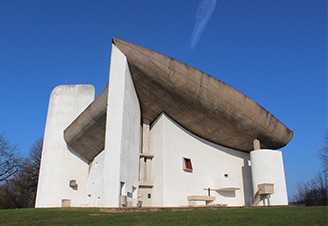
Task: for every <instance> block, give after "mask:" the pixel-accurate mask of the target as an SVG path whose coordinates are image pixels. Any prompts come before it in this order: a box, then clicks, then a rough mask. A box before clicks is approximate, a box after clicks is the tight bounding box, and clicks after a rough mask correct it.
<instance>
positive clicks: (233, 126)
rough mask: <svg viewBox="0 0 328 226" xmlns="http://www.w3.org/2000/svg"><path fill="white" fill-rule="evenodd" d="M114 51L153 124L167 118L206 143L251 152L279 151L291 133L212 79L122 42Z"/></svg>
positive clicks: (118, 43) (270, 116)
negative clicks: (255, 149) (125, 65)
mask: <svg viewBox="0 0 328 226" xmlns="http://www.w3.org/2000/svg"><path fill="white" fill-rule="evenodd" d="M113 43H114V45H115V46H116V47H117V48H118V49H120V50H121V51H122V52H123V53H124V55H125V56H126V58H127V60H128V63H129V67H130V71H131V74H132V79H133V82H134V85H135V89H136V92H137V95H138V98H139V102H140V105H141V113H142V117H143V118H146V119H149V120H150V121H151V122H153V121H154V120H155V119H156V118H157V117H158V115H159V114H161V113H162V112H165V113H166V114H168V115H169V116H170V117H171V118H173V119H174V120H175V121H176V122H177V123H179V124H180V125H181V126H183V127H184V128H185V129H187V130H189V131H190V132H192V133H194V134H195V135H197V136H200V137H202V138H204V139H206V140H209V141H211V142H214V143H216V144H220V145H223V146H226V147H229V148H233V149H236V150H240V151H246V152H249V151H251V150H253V140H254V139H258V140H260V142H261V148H269V149H278V148H281V147H284V146H285V145H286V144H287V143H288V142H289V141H290V140H291V138H292V136H293V132H292V131H291V130H289V129H288V128H287V127H286V126H285V125H284V124H282V123H281V122H280V121H279V120H278V119H277V118H276V117H274V116H273V115H272V114H271V113H270V112H268V111H267V110H265V109H264V108H263V107H261V106H260V105H259V104H257V103H256V102H255V101H253V100H252V99H250V98H249V97H247V96H246V95H245V94H243V93H241V92H239V91H238V90H236V89H234V88H233V87H231V86H229V85H227V84H225V83H224V82H222V81H220V80H218V79H216V78H214V77H211V76H209V75H208V74H206V73H204V72H202V71H200V70H198V69H196V68H193V67H191V66H188V65H186V64H184V63H181V62H179V61H177V60H174V59H172V58H170V57H167V56H165V55H163V54H160V53H157V52H155V51H152V50H150V49H147V48H144V47H141V46H139V45H136V44H133V43H131V42H127V41H124V40H122V39H118V38H113Z"/></svg>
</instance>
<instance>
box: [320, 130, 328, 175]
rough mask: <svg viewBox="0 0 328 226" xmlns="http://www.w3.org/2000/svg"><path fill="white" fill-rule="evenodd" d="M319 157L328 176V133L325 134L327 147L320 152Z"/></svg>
mask: <svg viewBox="0 0 328 226" xmlns="http://www.w3.org/2000/svg"><path fill="white" fill-rule="evenodd" d="M319 157H320V160H321V165H322V170H323V171H324V173H325V174H326V175H328V131H326V133H325V145H324V147H323V148H322V149H321V150H320V151H319Z"/></svg>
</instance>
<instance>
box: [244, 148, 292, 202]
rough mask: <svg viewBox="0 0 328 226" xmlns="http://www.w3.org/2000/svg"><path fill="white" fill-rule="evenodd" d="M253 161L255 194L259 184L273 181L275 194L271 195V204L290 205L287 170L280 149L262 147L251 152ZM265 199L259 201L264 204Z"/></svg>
mask: <svg viewBox="0 0 328 226" xmlns="http://www.w3.org/2000/svg"><path fill="white" fill-rule="evenodd" d="M250 156H251V162H252V178H253V191H254V195H255V193H256V192H257V190H258V187H257V186H258V185H259V184H262V183H273V184H274V194H271V195H270V196H271V197H270V204H271V205H288V196H287V189H286V181H285V172H284V164H283V158H282V153H281V152H280V151H275V150H268V149H261V150H255V151H252V152H251V153H250ZM263 204H264V203H263V200H262V201H261V202H260V203H258V205H260V206H262V205H263Z"/></svg>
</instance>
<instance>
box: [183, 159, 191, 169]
mask: <svg viewBox="0 0 328 226" xmlns="http://www.w3.org/2000/svg"><path fill="white" fill-rule="evenodd" d="M183 170H185V171H189V172H192V170H193V168H192V163H191V159H188V158H183Z"/></svg>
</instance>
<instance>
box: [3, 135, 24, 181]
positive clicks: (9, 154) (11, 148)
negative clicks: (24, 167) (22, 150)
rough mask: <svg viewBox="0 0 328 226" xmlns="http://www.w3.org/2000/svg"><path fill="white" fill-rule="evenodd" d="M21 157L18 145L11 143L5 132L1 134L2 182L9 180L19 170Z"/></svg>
mask: <svg viewBox="0 0 328 226" xmlns="http://www.w3.org/2000/svg"><path fill="white" fill-rule="evenodd" d="M20 163H21V157H20V155H19V153H18V147H17V145H15V144H10V143H9V141H8V140H7V139H6V138H5V136H4V135H3V134H0V184H2V183H4V182H6V181H8V180H9V179H10V178H11V177H12V176H13V175H14V174H15V173H16V172H17V171H18V170H19V167H20Z"/></svg>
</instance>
